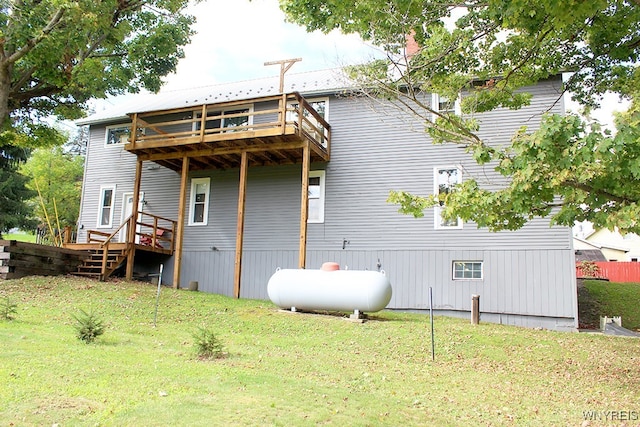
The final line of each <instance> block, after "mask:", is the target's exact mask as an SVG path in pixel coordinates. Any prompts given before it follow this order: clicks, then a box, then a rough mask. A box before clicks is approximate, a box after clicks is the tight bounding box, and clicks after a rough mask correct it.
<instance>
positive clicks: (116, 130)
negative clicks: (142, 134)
mask: <svg viewBox="0 0 640 427" xmlns="http://www.w3.org/2000/svg"><path fill="white" fill-rule="evenodd" d="M130 133H131V125H128V124H125V125H113V126H107V129H106V132H105V140H104V144H105V145H106V146H115V145H120V144H126V143H127V142H129V134H130Z"/></svg>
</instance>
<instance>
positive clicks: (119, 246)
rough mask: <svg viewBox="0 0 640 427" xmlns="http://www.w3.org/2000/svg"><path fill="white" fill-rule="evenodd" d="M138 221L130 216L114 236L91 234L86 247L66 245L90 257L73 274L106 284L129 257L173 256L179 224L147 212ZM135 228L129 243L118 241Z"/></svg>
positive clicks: (95, 231)
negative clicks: (136, 254) (145, 255)
mask: <svg viewBox="0 0 640 427" xmlns="http://www.w3.org/2000/svg"><path fill="white" fill-rule="evenodd" d="M138 218H139V219H138V221H134V220H133V217H132V216H129V218H127V219H126V220H125V221H124V222H123V223H122V224H120V226H119V227H118V228H117V229H116V230H115V231H113V232H111V233H106V232H103V231H98V230H88V231H87V243H65V244H64V246H65V248H68V249H75V250H83V251H86V252H88V253H89V256H88V257H86V258H85V260H84V262H83V263H82V264H81V265H80V266H79V267H78V270H77V271H76V272H73V273H71V274H75V275H77V276H84V277H91V278H95V279H98V280H106V279H108V278H109V276H111V275H112V274H113V273H114V272H115V271H116V270H117V269H118V268H119V267H120V266H122V265H124V264H126V262H127V260H128V258H129V257H131V259H133V258H134V257H135V253H136V251H144V252H152V253H155V254H162V255H172V254H173V251H174V247H175V242H174V239H173V236H174V235H175V231H176V221H173V220H171V219H168V218H163V217H160V216H157V215H153V214H151V213H148V212H139V213H138ZM133 227H135V232H134V233H133V236H127V240H129V242H118V241H117V239H116V238H117V237H119V236H120V234H127V233H126V230H132V229H134V228H133ZM134 242H135V243H134Z"/></svg>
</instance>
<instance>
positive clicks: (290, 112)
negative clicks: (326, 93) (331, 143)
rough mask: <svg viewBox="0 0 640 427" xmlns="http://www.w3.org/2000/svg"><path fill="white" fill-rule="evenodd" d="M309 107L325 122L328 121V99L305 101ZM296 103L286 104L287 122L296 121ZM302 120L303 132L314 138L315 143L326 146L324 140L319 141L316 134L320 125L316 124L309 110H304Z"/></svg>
mask: <svg viewBox="0 0 640 427" xmlns="http://www.w3.org/2000/svg"><path fill="white" fill-rule="evenodd" d="M306 101H307V103H308V104H309V105H311V107H312V108H313V109H314V110H316V112H317V113H318V114H319V115H320V117H322V118H323V119H324V120H325V121H328V120H329V98H326V97H325V98H314V99H307V100H306ZM297 110H298V103H297V102H289V103H288V104H287V121H288V122H297V121H298V111H297ZM303 115H304V118H305V120H303V123H302V126H303V128H304V130H306V131H307V132H309V133H310V134H312V135H313V136H314V138H315V139H316V140H317V141H321V143H322V145H326V141H324V139H322V140H321V138H320V136H321V135H319V134H318V131H319V130H320V129H322V126H321V125H320V123H318V119H316V118H315V117H314V116H313V115H312V114H311V113H310V112H309V110H304V113H303ZM314 128H315V129H314ZM324 133H325V137H326V133H327V132H326V129H325V131H324Z"/></svg>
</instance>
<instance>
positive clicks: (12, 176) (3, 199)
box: [0, 145, 34, 239]
mask: <svg viewBox="0 0 640 427" xmlns="http://www.w3.org/2000/svg"><path fill="white" fill-rule="evenodd" d="M26 157H27V152H26V151H25V150H24V149H21V148H19V147H13V146H10V145H4V146H2V145H0V239H1V238H2V234H3V233H6V232H8V231H9V230H10V229H12V228H14V227H24V228H29V227H32V226H33V225H34V223H33V221H32V220H31V219H30V209H29V207H28V206H27V205H26V204H25V203H23V202H22V201H23V200H26V199H28V198H30V197H32V196H33V193H32V192H31V191H30V190H29V189H28V188H26V183H27V181H28V178H27V177H25V176H24V175H22V174H20V173H18V172H17V169H18V166H19V164H20V162H22V161H24V160H26Z"/></svg>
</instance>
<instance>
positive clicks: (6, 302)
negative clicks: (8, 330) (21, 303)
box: [0, 297, 18, 320]
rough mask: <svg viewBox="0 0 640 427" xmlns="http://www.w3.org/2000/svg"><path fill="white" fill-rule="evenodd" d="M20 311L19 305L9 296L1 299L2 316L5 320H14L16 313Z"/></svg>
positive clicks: (0, 316)
mask: <svg viewBox="0 0 640 427" xmlns="http://www.w3.org/2000/svg"><path fill="white" fill-rule="evenodd" d="M17 312H18V305H17V304H16V303H14V302H13V301H11V300H10V299H9V297H4V298H2V300H0V318H2V319H4V320H13V319H14V318H15V317H14V315H15V314H16V313H17Z"/></svg>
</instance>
